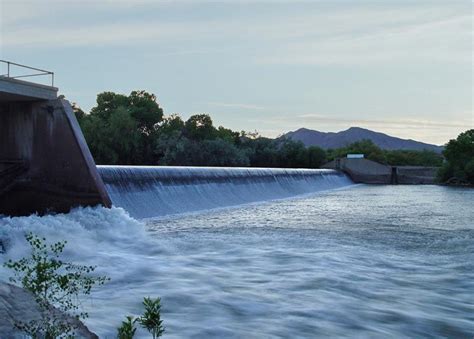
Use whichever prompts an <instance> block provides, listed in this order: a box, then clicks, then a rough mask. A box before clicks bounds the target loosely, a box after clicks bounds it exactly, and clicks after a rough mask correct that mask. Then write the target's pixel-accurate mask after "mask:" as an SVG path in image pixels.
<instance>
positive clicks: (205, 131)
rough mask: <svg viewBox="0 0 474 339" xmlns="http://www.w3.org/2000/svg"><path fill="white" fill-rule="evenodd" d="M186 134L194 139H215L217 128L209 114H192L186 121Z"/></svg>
mask: <svg viewBox="0 0 474 339" xmlns="http://www.w3.org/2000/svg"><path fill="white" fill-rule="evenodd" d="M185 127H186V134H187V136H188V137H189V138H190V139H192V140H205V139H214V138H215V137H216V129H215V128H214V126H213V125H212V119H211V117H210V116H209V115H208V114H196V115H192V116H191V117H190V118H189V119H188V120H186V123H185Z"/></svg>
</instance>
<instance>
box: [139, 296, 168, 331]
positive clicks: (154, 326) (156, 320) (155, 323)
mask: <svg viewBox="0 0 474 339" xmlns="http://www.w3.org/2000/svg"><path fill="white" fill-rule="evenodd" d="M160 302H161V299H160V298H156V299H152V298H144V299H143V306H144V307H145V312H144V313H143V315H142V316H141V317H140V318H138V322H139V324H140V325H141V326H142V327H144V328H146V329H147V330H148V332H150V333H151V335H152V336H153V339H156V338H158V337H161V336H162V335H163V333H164V332H165V329H164V327H163V320H161V315H160V311H161V304H160Z"/></svg>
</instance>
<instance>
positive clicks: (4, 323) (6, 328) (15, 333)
mask: <svg viewBox="0 0 474 339" xmlns="http://www.w3.org/2000/svg"><path fill="white" fill-rule="evenodd" d="M66 317H67V318H68V319H69V320H70V321H71V323H74V324H76V326H77V329H76V335H75V337H76V338H87V339H95V338H98V336H97V335H95V334H94V333H92V332H91V331H89V329H88V328H87V327H86V326H85V325H84V324H83V323H82V322H80V321H79V320H77V319H75V318H73V317H69V316H66ZM39 318H40V313H39V311H38V307H37V306H36V302H35V300H34V297H33V295H32V294H31V293H30V292H28V291H25V290H24V289H22V288H20V287H17V286H14V285H11V284H8V283H5V282H2V281H0V338H1V339H3V338H9V339H10V338H24V337H25V334H24V333H23V332H21V331H19V330H18V329H16V328H15V326H14V322H15V319H21V320H22V321H25V322H28V321H31V320H34V319H39Z"/></svg>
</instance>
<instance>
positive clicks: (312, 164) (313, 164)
mask: <svg viewBox="0 0 474 339" xmlns="http://www.w3.org/2000/svg"><path fill="white" fill-rule="evenodd" d="M325 162H326V152H325V151H324V150H323V149H322V148H320V147H317V146H310V147H308V148H307V149H306V154H305V159H304V164H305V166H304V167H307V168H319V167H321V166H322V165H323V164H324V163H325Z"/></svg>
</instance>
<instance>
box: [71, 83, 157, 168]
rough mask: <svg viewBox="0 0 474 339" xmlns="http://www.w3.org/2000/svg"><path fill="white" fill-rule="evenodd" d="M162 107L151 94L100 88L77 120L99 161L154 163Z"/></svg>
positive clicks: (111, 162) (104, 162)
mask: <svg viewBox="0 0 474 339" xmlns="http://www.w3.org/2000/svg"><path fill="white" fill-rule="evenodd" d="M162 119H163V110H162V109H161V108H160V106H159V105H158V103H157V101H156V97H155V95H154V94H150V93H147V92H145V91H133V92H132V93H131V94H130V95H129V96H126V95H122V94H116V93H113V92H103V93H100V94H99V95H98V96H97V105H96V106H95V107H93V108H92V109H91V112H90V114H86V115H84V116H82V117H81V118H80V120H79V122H80V124H81V127H82V130H83V133H84V136H85V138H86V140H87V143H88V145H89V148H90V149H91V152H92V154H93V156H94V158H95V160H96V162H98V163H102V164H155V163H156V161H157V159H156V157H155V154H154V145H155V142H154V139H155V138H156V132H157V129H158V128H159V123H160V122H161V121H162Z"/></svg>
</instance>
